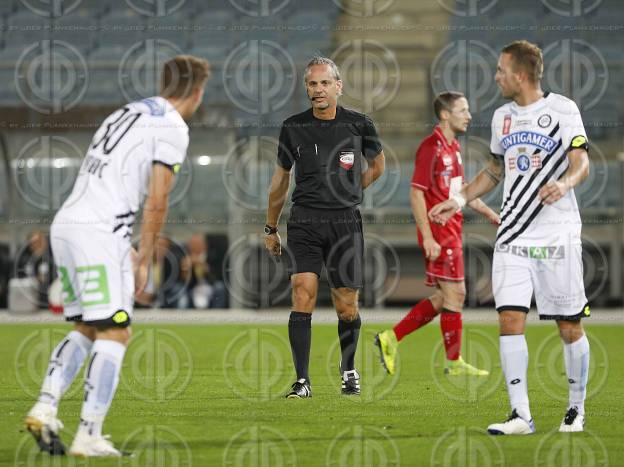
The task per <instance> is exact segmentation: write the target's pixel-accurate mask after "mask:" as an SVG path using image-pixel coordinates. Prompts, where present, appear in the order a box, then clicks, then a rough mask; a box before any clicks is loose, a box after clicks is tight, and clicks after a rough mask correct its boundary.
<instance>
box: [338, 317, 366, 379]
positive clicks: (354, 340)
mask: <svg viewBox="0 0 624 467" xmlns="http://www.w3.org/2000/svg"><path fill="white" fill-rule="evenodd" d="M361 326H362V320H361V319H360V315H359V314H358V316H357V318H355V319H354V320H353V321H342V320H340V319H339V320H338V338H339V339H340V351H341V352H342V359H341V360H340V373H344V372H345V371H349V370H354V369H355V351H356V350H357V344H358V339H359V337H360V327H361Z"/></svg>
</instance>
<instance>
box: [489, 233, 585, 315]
mask: <svg viewBox="0 0 624 467" xmlns="http://www.w3.org/2000/svg"><path fill="white" fill-rule="evenodd" d="M492 288H493V292H494V300H495V302H496V310H497V311H498V312H499V313H500V312H501V311H505V310H522V311H526V312H528V311H529V308H530V306H531V297H532V296H533V292H535V303H536V305H537V312H538V313H539V316H540V319H556V320H576V319H579V318H582V317H586V316H589V305H588V303H587V297H586V296H585V286H584V285H583V259H582V249H581V245H565V246H553V247H525V246H515V245H496V248H495V250H494V260H493V263H492Z"/></svg>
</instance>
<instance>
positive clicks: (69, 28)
mask: <svg viewBox="0 0 624 467" xmlns="http://www.w3.org/2000/svg"><path fill="white" fill-rule="evenodd" d="M536 3H539V2H536ZM551 3H554V2H551ZM595 3H597V6H596V7H595V8H593V9H591V10H590V11H587V12H582V14H580V15H576V16H574V18H573V19H572V18H570V17H569V16H566V15H565V13H566V12H565V11H564V12H559V13H557V12H555V11H554V10H553V8H552V7H549V6H548V5H547V4H548V2H546V1H544V2H542V3H541V4H540V7H539V9H538V11H539V13H538V14H535V12H532V13H530V14H529V13H528V12H527V10H526V8H524V7H523V3H522V2H515V1H511V0H493V1H491V2H472V3H471V2H453V1H447V0H422V1H417V2H415V1H413V0H396V1H394V2H392V1H387V2H348V1H342V2H341V1H340V0H335V1H333V0H317V1H314V2H309V1H308V2H306V1H302V0H297V1H295V0H290V1H289V0H284V1H275V2H264V3H263V2H246V1H242V0H231V1H230V2H227V1H216V0H206V1H200V0H195V1H191V0H187V1H184V0H182V1H169V2H160V3H159V2H144V1H138V0H134V1H131V0H128V1H127V2H126V1H124V0H115V1H113V0H81V1H79V0H73V1H60V2H35V1H26V0H23V1H18V0H12V1H4V2H2V6H1V8H2V10H1V12H0V15H1V16H0V26H1V30H2V34H1V36H0V45H1V48H0V79H1V82H2V83H3V85H2V87H0V108H1V111H2V116H3V118H2V119H1V122H0V123H1V127H0V153H1V154H2V164H0V180H2V182H1V183H0V219H1V221H2V229H1V231H0V242H2V244H3V245H1V246H2V248H0V252H3V253H2V258H0V260H1V261H0V264H10V263H9V262H8V259H7V256H10V257H15V256H16V255H17V254H18V253H19V251H20V250H21V249H23V247H24V245H25V242H26V236H27V233H28V232H29V231H31V230H32V229H33V228H43V229H46V228H47V225H48V224H49V222H50V220H51V217H52V216H53V214H54V212H55V210H56V209H58V207H59V206H60V204H61V203H62V201H63V199H64V198H65V196H67V194H68V192H69V190H70V189H71V186H72V182H73V179H74V177H75V175H76V173H77V171H78V169H79V167H80V162H81V159H82V157H83V155H84V152H85V150H86V148H87V147H88V144H89V141H90V138H91V135H92V133H93V131H95V129H96V128H97V126H98V125H99V123H100V122H101V120H102V119H103V118H104V117H105V116H106V115H107V114H108V113H110V112H111V111H112V110H113V109H114V108H116V107H118V106H119V105H122V104H123V103H124V102H126V101H128V100H134V99H139V98H143V97H148V96H150V95H153V94H155V93H156V89H157V81H158V73H159V69H160V65H161V64H162V63H163V62H164V61H165V60H166V59H167V58H169V57H171V56H172V55H175V54H178V53H191V54H195V55H199V56H202V57H205V58H207V59H209V60H210V62H211V64H212V79H211V81H210V82H209V84H208V87H207V89H206V93H205V98H204V106H203V109H202V110H201V111H200V112H199V114H198V115H197V116H196V117H195V118H194V119H193V121H192V123H191V144H190V147H189V152H188V156H189V157H188V161H187V163H185V166H184V167H183V170H182V171H181V174H180V175H179V176H178V178H177V181H176V187H175V190H174V194H173V196H172V205H171V211H170V215H169V218H170V221H169V224H168V226H167V229H166V234H167V235H169V236H170V237H171V238H172V239H173V241H175V242H177V243H180V244H182V243H183V242H184V241H185V240H186V239H187V238H188V237H189V235H190V234H191V233H193V232H202V233H206V234H209V235H227V237H228V242H227V246H223V248H224V249H227V254H226V258H225V260H224V262H223V264H224V266H223V268H224V270H223V275H224V277H225V278H226V285H227V286H228V289H229V291H230V294H231V300H230V302H231V303H232V305H233V306H244V307H252V308H255V307H266V306H272V305H284V306H287V304H288V300H289V293H288V280H287V276H286V271H285V261H282V262H275V261H272V260H270V259H269V258H268V257H267V256H266V254H265V253H264V251H263V248H262V236H261V235H260V232H261V227H262V225H263V223H264V208H265V203H266V189H267V187H268V183H269V180H270V176H271V174H272V171H273V165H274V160H275V147H276V138H277V135H278V132H279V126H280V124H281V121H282V120H283V119H284V118H286V117H287V116H288V115H291V114H293V113H297V112H300V111H302V110H304V109H305V108H307V106H308V104H307V100H306V96H305V92H304V89H303V86H302V71H303V68H304V66H305V63H306V62H307V61H308V60H309V58H310V57H311V56H313V55H315V54H323V55H328V56H331V57H333V58H334V59H335V60H336V62H337V63H338V65H339V67H340V68H341V70H342V73H343V80H344V82H345V95H344V96H343V104H344V105H346V106H349V107H353V108H356V109H358V110H361V111H364V112H366V113H368V114H370V115H371V116H372V118H373V119H374V121H375V122H376V123H377V125H378V129H379V133H380V136H381V138H382V139H383V143H384V147H385V151H386V156H387V158H388V166H387V173H386V174H385V175H384V177H383V178H382V179H381V180H380V181H378V183H377V184H376V185H375V186H373V187H372V188H371V189H370V190H368V191H367V192H366V196H365V201H364V203H363V213H364V217H365V220H366V222H367V225H366V227H365V231H366V234H367V266H366V281H367V285H366V287H365V288H364V292H363V297H362V298H363V302H364V304H365V305H367V306H379V307H382V306H383V305H385V304H403V303H410V302H413V301H414V300H416V299H417V298H419V297H422V296H425V295H426V294H427V292H428V291H427V289H426V288H425V287H424V285H423V284H422V279H423V274H424V270H423V269H422V261H421V260H420V259H421V253H420V251H419V249H418V248H417V247H416V240H415V228H414V225H413V222H412V221H411V215H410V211H409V197H408V192H409V183H410V177H411V172H412V164H413V154H414V150H415V148H416V146H417V144H418V141H419V140H420V139H421V138H422V137H423V136H425V135H426V134H427V133H429V132H430V131H431V128H432V124H433V115H432V111H431V109H430V103H431V101H432V98H433V96H434V95H435V93H436V92H437V91H440V90H442V89H445V88H453V89H457V90H460V91H463V92H465V93H466V94H467V95H468V98H469V100H470V104H471V110H472V113H473V123H472V125H471V128H470V130H469V133H468V135H467V136H465V137H463V138H462V144H463V147H464V154H463V156H464V161H465V162H466V170H467V177H468V178H470V177H471V176H472V175H474V173H476V171H477V170H478V169H479V167H480V166H481V165H482V164H483V162H484V161H485V160H487V157H489V156H488V152H489V150H488V144H489V124H490V119H491V115H492V112H493V110H494V109H495V108H496V107H497V106H498V105H500V104H501V103H502V102H503V101H502V100H501V98H500V97H499V96H498V91H497V88H496V86H495V84H494V80H493V75H494V72H495V66H496V59H497V56H498V51H499V50H500V48H501V47H502V46H503V45H504V44H506V43H508V42H510V41H511V40H514V39H519V38H526V39H528V40H531V41H535V42H537V43H538V44H539V45H540V46H541V47H542V48H543V49H544V52H545V61H546V69H545V77H544V81H543V86H544V88H545V89H546V90H550V91H554V92H560V93H562V94H565V95H567V96H570V97H572V98H574V99H575V100H576V102H577V103H578V104H579V107H580V109H581V112H582V115H583V117H584V121H585V124H586V127H587V131H588V134H589V137H590V140H591V143H592V144H591V152H590V155H591V160H592V174H591V176H590V179H589V180H587V181H586V182H585V183H584V184H583V185H582V186H581V187H580V188H579V189H578V190H577V197H578V199H579V201H580V204H581V209H582V214H583V217H584V242H585V269H586V285H587V287H588V294H589V295H591V296H592V297H591V298H592V301H593V303H595V304H597V305H601V306H605V305H621V304H622V296H623V293H624V292H623V289H622V283H623V281H622V273H623V267H622V246H623V241H624V231H623V227H622V217H623V207H622V199H624V188H623V185H624V184H623V181H624V177H623V175H622V173H623V171H624V169H623V162H622V159H618V155H619V154H620V153H621V152H622V151H623V148H622V143H623V140H622V134H621V133H622V132H621V121H622V117H623V114H624V101H623V100H622V99H621V97H620V90H621V88H622V85H623V84H624V82H623V78H624V73H623V72H622V64H623V63H624V43H623V42H624V40H622V39H619V40H617V41H614V39H613V38H614V36H615V35H614V30H617V29H615V28H619V30H620V31H621V29H622V26H619V24H621V23H622V20H623V19H624V12H623V11H622V8H621V2H618V1H617V0H604V1H601V2H595ZM378 4H379V5H378ZM480 5H481V6H480ZM376 7H378V8H379V11H377V12H376V14H375V15H370V14H367V11H366V8H376ZM471 8H476V9H475V10H471ZM479 8H481V9H479ZM169 10H171V11H169ZM533 11H535V10H533ZM511 25H513V26H511ZM619 36H620V37H621V35H619ZM406 38H409V41H408V40H406ZM499 200H500V189H499V190H497V191H496V192H495V193H493V194H490V195H488V196H487V197H486V199H485V201H486V202H488V203H489V204H490V205H492V206H493V207H497V206H498V204H499ZM285 216H287V213H285ZM283 219H285V217H283ZM136 230H137V233H138V229H136ZM493 237H494V230H493V229H492V227H491V226H489V225H484V224H483V223H482V221H481V220H480V219H478V218H475V217H474V216H472V215H471V214H470V213H468V216H467V227H466V255H467V258H466V259H467V285H468V297H469V299H468V301H469V305H471V306H481V305H483V306H488V305H490V304H491V294H490V282H489V281H490V280H489V258H490V257H491V256H490V255H491V245H492V241H493ZM10 275H11V271H7V267H6V266H3V274H2V278H0V296H2V295H3V293H2V290H3V284H5V283H6V281H5V279H3V278H6V277H8V276H10ZM4 287H5V288H6V286H4ZM1 299H2V297H0V300H1ZM5 299H6V297H4V300H5ZM319 301H320V303H321V304H328V303H329V293H328V289H327V287H326V286H325V287H323V288H322V290H321V293H320V296H319ZM1 303H6V301H4V302H0V304H1Z"/></svg>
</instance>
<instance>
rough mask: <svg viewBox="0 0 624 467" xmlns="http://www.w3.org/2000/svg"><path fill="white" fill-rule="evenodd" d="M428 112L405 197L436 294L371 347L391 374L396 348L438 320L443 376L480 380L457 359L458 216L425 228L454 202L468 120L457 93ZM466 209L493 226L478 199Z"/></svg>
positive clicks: (460, 298) (461, 293) (462, 290)
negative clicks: (429, 123)
mask: <svg viewBox="0 0 624 467" xmlns="http://www.w3.org/2000/svg"><path fill="white" fill-rule="evenodd" d="M433 107H434V111H435V114H436V117H437V118H438V120H439V124H438V125H437V126H436V127H435V129H434V131H433V133H432V134H431V135H429V136H428V137H427V138H425V139H424V140H423V141H422V143H421V144H420V146H419V147H418V150H417V152H416V163H415V166H414V175H413V177H412V189H411V194H410V196H411V205H412V212H413V214H414V218H415V219H416V225H417V230H418V243H419V244H420V246H421V247H422V249H423V251H424V254H425V262H426V269H427V279H426V281H425V283H426V284H427V285H429V286H432V287H436V288H437V290H436V291H435V293H434V294H433V295H431V296H430V297H429V298H426V299H425V300H422V301H421V302H420V303H418V304H417V305H416V306H414V307H413V308H412V310H411V311H410V312H409V313H408V314H407V315H406V316H405V317H404V318H403V319H402V320H401V321H400V322H399V323H398V324H397V325H396V326H394V328H393V329H388V330H386V331H383V332H381V333H379V334H377V336H376V338H375V343H376V345H377V346H378V347H379V349H380V353H381V361H382V363H383V365H384V367H385V369H386V371H387V372H388V373H390V374H394V372H395V366H396V365H395V359H396V353H397V349H398V344H399V342H400V341H401V340H402V339H403V338H404V337H405V336H406V335H408V334H410V333H412V332H414V331H415V330H416V329H418V328H420V327H421V326H424V325H425V324H427V323H429V322H430V321H431V320H433V318H435V316H436V315H438V314H440V327H441V328H442V337H443V339H444V347H445V350H446V358H447V365H446V368H445V370H444V371H445V373H447V374H450V375H476V376H486V375H488V374H489V373H488V372H487V371H485V370H479V369H477V368H475V367H473V366H472V365H469V364H468V363H466V362H464V360H463V359H462V358H461V356H460V348H461V332H462V318H461V311H462V308H463V305H464V298H465V296H466V285H465V282H464V257H463V252H462V223H463V216H462V213H461V210H459V211H457V213H456V214H455V215H454V216H453V217H451V218H450V219H449V220H448V221H447V222H446V224H445V225H440V224H430V223H429V219H428V217H427V213H428V212H429V210H430V209H431V208H432V207H433V206H435V205H436V204H438V203H440V202H442V201H445V200H447V199H449V198H452V197H454V196H455V195H456V194H457V193H459V191H460V189H461V188H462V186H463V184H464V166H463V165H462V160H461V147H460V145H459V142H458V141H457V139H456V135H457V134H461V133H464V132H465V131H466V129H467V127H468V124H469V123H470V119H471V116H470V110H469V107H468V101H467V100H466V98H465V97H464V95H463V94H461V93H459V92H443V93H441V94H439V95H438V96H437V97H436V99H435V101H434V104H433ZM469 206H470V207H471V208H473V209H474V210H475V211H477V212H479V213H481V214H482V215H484V216H485V217H486V218H487V219H488V220H489V221H490V222H492V223H493V224H496V225H498V224H499V222H500V219H499V216H498V214H496V213H495V212H494V211H492V210H491V209H490V208H489V207H487V206H486V205H485V203H483V201H481V200H480V199H475V200H474V201H472V202H471V203H469Z"/></svg>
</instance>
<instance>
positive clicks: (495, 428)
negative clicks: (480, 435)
mask: <svg viewBox="0 0 624 467" xmlns="http://www.w3.org/2000/svg"><path fill="white" fill-rule="evenodd" d="M487 431H488V433H489V434H491V435H531V434H533V433H535V424H534V423H533V419H531V420H529V421H527V420H525V419H524V418H522V417H520V415H518V412H516V409H513V411H512V412H511V415H510V416H509V418H508V419H507V420H506V421H505V422H503V423H493V424H492V425H490V426H488V429H487Z"/></svg>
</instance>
